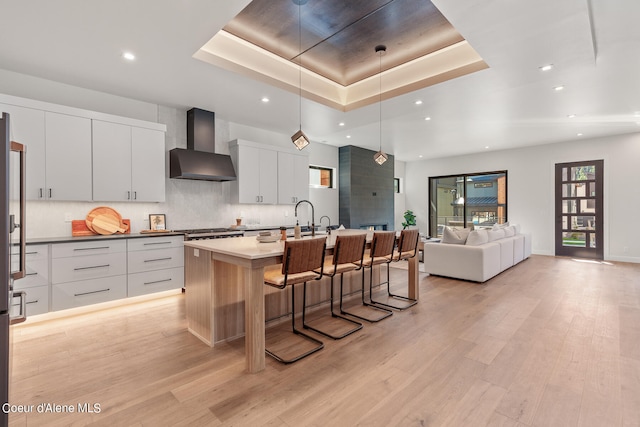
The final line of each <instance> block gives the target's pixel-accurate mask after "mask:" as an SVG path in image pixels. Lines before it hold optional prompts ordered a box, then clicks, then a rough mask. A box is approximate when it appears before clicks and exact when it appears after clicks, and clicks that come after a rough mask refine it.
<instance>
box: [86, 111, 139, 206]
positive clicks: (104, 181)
mask: <svg viewBox="0 0 640 427" xmlns="http://www.w3.org/2000/svg"><path fill="white" fill-rule="evenodd" d="M131 197H132V196H131V126H127V125H121V124H118V123H109V122H102V121H99V120H94V121H93V198H94V199H95V200H101V201H126V200H131Z"/></svg>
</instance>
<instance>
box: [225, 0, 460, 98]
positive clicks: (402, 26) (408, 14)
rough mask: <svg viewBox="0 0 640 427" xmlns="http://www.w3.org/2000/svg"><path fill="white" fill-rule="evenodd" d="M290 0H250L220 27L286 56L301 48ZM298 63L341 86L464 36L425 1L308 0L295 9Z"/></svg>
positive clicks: (294, 53)
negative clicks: (381, 48) (380, 52)
mask: <svg viewBox="0 0 640 427" xmlns="http://www.w3.org/2000/svg"><path fill="white" fill-rule="evenodd" d="M298 7H299V6H297V5H296V4H294V3H293V1H292V0H254V1H253V2H251V3H250V4H249V6H247V7H246V8H245V9H244V10H243V11H242V12H241V13H240V14H239V15H238V16H236V18H234V20H233V21H231V22H230V23H229V24H227V25H226V26H225V28H224V29H225V30H226V31H228V32H230V33H232V34H234V35H236V36H237V37H240V38H242V39H244V40H247V41H249V42H250V43H253V44H255V45H257V46H260V47H261V48H263V49H265V50H268V51H270V52H272V53H274V54H276V55H278V56H281V57H283V58H285V59H287V60H292V61H297V58H296V57H297V55H298V53H299V52H300V48H299V45H298V44H299V41H300V39H299V36H298V11H299V10H298ZM300 13H301V17H302V18H301V19H302V21H301V22H302V27H303V28H302V50H303V55H302V64H303V66H304V67H305V68H307V69H309V70H311V71H313V72H315V73H317V74H319V75H322V76H324V77H326V78H328V79H330V80H333V81H335V82H337V83H340V84H342V85H344V86H347V85H350V84H352V83H354V82H357V81H360V80H362V79H365V78H367V77H370V76H372V75H375V74H377V73H378V72H379V62H378V57H377V54H376V53H375V51H374V47H375V46H376V45H378V44H385V45H387V48H388V49H387V54H386V55H385V57H384V58H383V69H385V70H386V69H389V68H394V67H396V66H398V65H400V64H403V63H405V62H408V61H411V60H413V59H416V58H419V57H421V56H424V55H426V54H429V53H431V52H434V51H437V50H439V49H442V48H444V47H447V46H450V45H452V44H454V43H457V42H459V41H462V40H464V39H463V38H462V36H461V35H460V34H459V33H458V32H457V31H456V30H455V28H453V26H452V25H451V24H450V23H449V22H448V21H447V20H446V19H445V18H444V16H443V15H442V14H441V13H440V12H439V11H438V9H437V8H436V7H435V6H434V5H433V4H432V3H431V1H429V0H391V1H389V0H352V1H348V2H345V1H343V0H342V1H340V0H309V1H308V2H307V4H306V5H303V6H301V9H300Z"/></svg>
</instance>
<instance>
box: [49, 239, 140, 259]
mask: <svg viewBox="0 0 640 427" xmlns="http://www.w3.org/2000/svg"><path fill="white" fill-rule="evenodd" d="M126 250H127V242H126V241H125V240H98V241H95V240H94V241H90V242H73V243H56V244H54V245H51V257H52V258H65V257H75V256H84V255H104V254H110V253H116V252H126Z"/></svg>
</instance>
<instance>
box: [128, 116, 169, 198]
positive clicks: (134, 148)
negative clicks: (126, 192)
mask: <svg viewBox="0 0 640 427" xmlns="http://www.w3.org/2000/svg"><path fill="white" fill-rule="evenodd" d="M131 189H132V190H133V199H134V200H135V201H138V202H164V200H165V149H164V132H162V131H159V130H154V129H144V128H139V127H135V126H134V127H132V128H131Z"/></svg>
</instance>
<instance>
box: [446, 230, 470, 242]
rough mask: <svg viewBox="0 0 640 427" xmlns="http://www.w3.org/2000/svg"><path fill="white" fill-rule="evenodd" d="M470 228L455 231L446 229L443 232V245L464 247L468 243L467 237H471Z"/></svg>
mask: <svg viewBox="0 0 640 427" xmlns="http://www.w3.org/2000/svg"><path fill="white" fill-rule="evenodd" d="M470 231H471V230H469V229H468V228H463V229H460V230H458V229H455V228H451V227H445V228H444V231H443V232H442V243H450V244H454V245H464V244H465V242H466V241H467V237H468V236H469V232H470Z"/></svg>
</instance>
